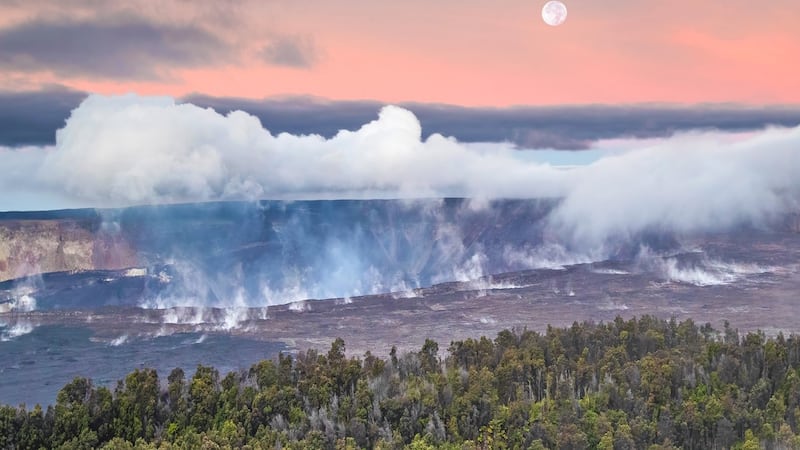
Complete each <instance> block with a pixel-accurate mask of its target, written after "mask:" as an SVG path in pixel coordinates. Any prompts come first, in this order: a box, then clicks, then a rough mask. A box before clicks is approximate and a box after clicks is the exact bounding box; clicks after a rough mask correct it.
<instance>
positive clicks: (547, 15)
mask: <svg viewBox="0 0 800 450" xmlns="http://www.w3.org/2000/svg"><path fill="white" fill-rule="evenodd" d="M542 20H544V22H545V23H546V24H548V25H550V26H553V27H557V26H559V25H561V24H562V23H564V21H565V20H567V6H566V5H564V4H563V3H561V2H559V1H549V2H547V3H545V5H544V8H542Z"/></svg>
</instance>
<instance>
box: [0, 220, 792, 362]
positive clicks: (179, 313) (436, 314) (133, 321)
mask: <svg viewBox="0 0 800 450" xmlns="http://www.w3.org/2000/svg"><path fill="white" fill-rule="evenodd" d="M690 244H691V243H690ZM694 244H696V248H698V249H699V248H701V247H700V246H701V245H702V249H703V250H702V252H701V251H699V250H696V251H693V252H686V253H679V254H675V255H670V256H659V257H655V258H656V260H659V261H666V263H665V267H668V269H665V270H673V271H678V272H677V273H671V274H670V273H668V272H663V271H662V272H660V271H659V270H658V268H656V269H653V264H652V262H648V263H643V262H642V261H640V260H632V261H626V262H620V261H613V262H612V261H609V262H603V263H590V264H579V265H573V266H568V267H565V268H563V269H541V270H530V271H521V272H512V273H504V274H498V275H493V276H487V277H483V278H480V279H477V280H473V281H469V282H450V283H442V284H437V285H433V286H431V287H428V288H422V289H415V290H413V291H407V292H397V293H393V294H382V295H371V296H362V297H352V298H347V299H342V298H339V299H326V300H306V301H301V302H296V303H292V304H288V305H278V306H272V307H269V308H266V309H264V308H249V309H239V310H237V311H236V312H235V314H236V318H235V325H233V326H231V325H230V320H231V319H230V315H231V314H232V313H231V311H228V310H221V309H213V308H170V309H164V310H154V309H139V308H131V307H103V308H99V309H93V310H71V311H63V310H49V311H33V312H28V313H16V314H13V315H11V314H6V315H5V316H4V319H5V320H15V321H25V322H30V323H32V324H36V325H38V326H42V325H68V326H79V327H88V328H90V329H92V330H93V331H94V332H95V335H96V339H99V340H105V341H113V340H114V339H118V338H119V337H120V336H131V337H136V336H140V337H147V336H158V335H164V334H172V333H180V332H202V333H212V334H213V333H219V334H232V335H235V336H241V337H247V338H250V339H258V340H263V341H269V342H281V343H284V344H286V346H287V347H288V348H290V349H295V350H301V349H307V348H316V349H321V350H322V349H326V348H328V347H329V346H330V343H331V341H332V340H333V339H335V338H336V337H342V338H344V339H345V341H346V343H347V346H348V350H349V351H350V352H352V353H353V354H360V353H363V352H365V351H367V350H370V351H372V352H373V353H375V352H377V353H388V351H389V349H390V348H391V346H393V345H394V346H397V347H398V348H399V349H414V348H418V347H419V346H421V344H422V343H423V342H424V340H425V339H426V338H432V339H435V340H437V341H439V342H440V343H442V344H444V345H446V344H448V343H449V342H450V341H452V340H457V339H464V338H468V337H473V338H474V337H479V336H481V335H486V336H489V337H492V336H494V334H496V333H497V332H498V331H500V330H502V329H506V328H512V327H518V328H522V327H527V328H528V329H533V330H539V331H545V330H546V328H547V326H548V325H552V326H569V325H571V324H572V323H573V322H576V321H577V322H581V321H595V322H599V321H609V320H614V318H615V317H617V316H621V317H623V318H627V317H633V316H641V315H645V314H649V315H654V316H657V317H661V318H667V319H669V318H672V317H674V318H676V319H677V320H683V319H687V318H691V319H692V320H694V321H695V322H697V323H705V322H710V323H711V324H712V325H713V326H715V327H716V328H721V327H722V326H723V324H724V322H725V321H729V322H730V324H731V326H733V327H736V328H739V329H740V330H742V331H749V330H756V329H761V330H763V331H765V332H766V333H768V334H775V333H777V332H778V331H783V332H785V333H789V332H800V308H798V306H799V302H800V298H799V297H800V296H799V295H798V294H800V270H798V269H799V267H800V266H798V262H800V234H797V233H752V234H749V235H747V236H740V235H735V236H714V237H704V238H703V240H702V243H701V242H700V241H697V242H695V243H694ZM699 261H705V265H703V264H701V263H700V262H699ZM723 263H724V265H725V266H724V270H723V269H719V266H720V265H721V264H723ZM675 264H677V266H675ZM676 267H677V268H676ZM714 267H717V268H718V269H719V270H721V271H720V272H716V273H715V272H713V269H714ZM670 277H672V279H670ZM675 277H677V279H676V278H675ZM687 280H688V281H687ZM226 324H227V325H226Z"/></svg>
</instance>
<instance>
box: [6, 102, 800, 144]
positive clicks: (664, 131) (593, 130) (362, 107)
mask: <svg viewBox="0 0 800 450" xmlns="http://www.w3.org/2000/svg"><path fill="white" fill-rule="evenodd" d="M85 96H86V94H85V93H82V92H77V91H72V90H68V89H64V88H51V89H46V90H43V91H37V92H27V93H8V92H6V93H2V92H0V145H4V146H23V145H37V144H49V143H53V142H55V130H57V129H58V128H61V127H62V126H63V125H64V120H65V119H66V118H67V117H68V116H69V113H70V111H71V110H72V109H74V108H76V107H77V106H78V104H80V102H81V100H83V98H85ZM183 101H184V102H189V103H193V104H196V105H198V106H202V107H210V108H214V109H215V110H217V111H219V112H221V113H227V112H228V111H233V110H243V111H246V112H248V113H250V114H253V115H255V116H256V117H258V118H259V119H260V120H261V122H262V124H263V125H264V126H265V127H266V128H268V129H269V130H270V131H271V132H273V133H280V132H288V133H292V134H319V135H322V136H325V137H331V136H333V135H334V134H336V132H338V131H339V130H341V129H348V130H355V129H357V128H359V127H360V126H361V125H363V124H364V123H367V122H369V121H371V120H373V119H374V118H375V117H376V114H377V112H378V110H379V109H380V107H381V106H382V104H381V103H379V102H374V101H321V100H317V99H311V98H307V97H298V98H284V99H268V100H247V99H236V98H220V97H207V96H200V95H195V96H190V97H187V98H184V99H183ZM402 106H403V107H405V108H407V109H409V110H411V111H413V112H414V114H415V115H416V116H417V117H418V118H419V120H420V122H421V123H422V129H423V135H424V136H425V137H427V136H429V135H430V134H432V133H439V134H443V135H445V136H453V137H455V138H457V139H458V140H460V141H462V142H500V141H508V142H513V143H514V144H516V145H517V146H518V147H520V148H554V149H561V150H580V149H585V148H588V147H589V145H590V144H591V143H592V142H593V141H596V140H598V139H613V138H651V137H666V136H670V135H672V134H674V133H676V132H682V131H689V130H697V129H699V130H721V131H748V130H757V129H762V128H764V127H766V126H770V125H772V126H786V127H793V126H797V125H798V124H800V107H740V106H732V105H705V106H686V107H671V106H653V105H640V106H602V105H593V106H553V107H512V108H467V107H459V106H451V105H436V104H424V103H407V104H403V105H402Z"/></svg>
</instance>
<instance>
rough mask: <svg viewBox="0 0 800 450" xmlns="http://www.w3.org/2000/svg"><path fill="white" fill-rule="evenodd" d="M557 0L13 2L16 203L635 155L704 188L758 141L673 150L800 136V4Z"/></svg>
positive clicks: (532, 170) (392, 184) (343, 182)
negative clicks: (730, 157)
mask: <svg viewBox="0 0 800 450" xmlns="http://www.w3.org/2000/svg"><path fill="white" fill-rule="evenodd" d="M544 3H545V1H519V0H506V1H503V2H489V1H485V0H480V1H478V0H458V1H456V0H438V1H436V2H430V1H422V0H407V1H404V2H385V1H373V2H365V1H355V0H258V1H255V0H252V1H251V0H227V1H210V0H209V1H202V0H201V1H188V0H172V1H163V2H161V1H159V2H156V1H149V0H147V1H145V0H133V1H129V2H107V1H101V0H73V1H69V2H62V1H55V0H0V211H2V210H12V209H13V210H19V209H53V208H70V207H78V206H124V205H129V204H139V203H149V202H155V203H159V202H175V201H205V200H228V199H253V198H265V197H266V198H340V197H347V198H354V197H357V198H363V197H373V196H377V197H409V196H440V195H459V196H461V195H466V196H469V195H474V196H482V197H503V196H511V197H538V196H552V195H563V196H569V195H570V193H571V192H574V191H575V190H577V189H578V187H579V185H582V184H581V182H580V180H579V179H578V177H576V176H575V173H577V172H575V170H574V169H575V168H581V167H584V168H587V169H586V170H585V171H584V173H585V174H587V178H590V179H596V180H599V181H598V183H601V182H602V183H620V184H621V185H623V184H624V180H623V179H616V178H614V177H604V176H603V173H604V172H603V171H604V170H606V169H607V168H608V167H609V165H610V164H611V163H608V164H599V163H601V162H603V161H604V160H606V159H608V158H612V157H613V158H612V160H613V161H615V162H616V163H620V164H622V166H625V167H627V166H626V163H625V161H629V164H630V165H631V167H633V164H634V162H636V161H639V160H638V159H637V158H639V156H631V155H633V154H636V153H637V152H639V150H645V152H644V153H643V154H652V155H654V156H653V158H661V157H663V158H666V159H665V160H668V162H669V167H670V170H671V172H670V173H669V177H666V176H664V179H667V178H669V179H670V180H673V182H674V183H676V184H679V183H687V182H688V183H690V184H691V185H693V186H698V189H699V188H700V187H702V189H703V190H702V192H701V191H700V190H698V191H697V192H694V193H692V192H690V193H688V194H686V195H688V196H689V197H696V196H702V195H703V194H704V193H711V192H715V191H720V190H724V189H725V186H727V185H730V184H731V183H737V182H738V180H740V179H743V178H745V179H748V178H749V177H752V176H753V174H751V173H748V171H750V170H753V169H752V168H751V167H752V164H745V163H744V162H745V161H749V160H750V158H751V157H752V156H753V155H754V154H755V153H753V154H751V153H748V152H749V151H750V150H748V151H743V153H741V154H740V155H739V157H740V159H738V160H736V161H731V162H730V163H731V164H732V166H731V167H735V169H736V170H735V171H734V170H730V171H728V172H725V171H720V172H719V173H718V175H719V176H718V177H717V178H713V177H706V181H707V180H714V183H716V184H714V183H706V182H698V180H696V179H694V178H691V179H690V178H687V177H690V176H691V177H703V176H704V175H703V172H696V171H692V170H687V167H686V166H685V165H683V164H680V163H679V161H681V160H683V161H684V163H685V164H689V165H691V164H696V165H709V166H708V167H709V170H711V169H712V168H716V167H715V166H714V164H717V163H720V162H724V160H725V159H726V158H727V156H726V154H725V153H724V152H718V150H719V148H718V147H719V146H720V145H723V146H726V145H727V146H730V145H732V144H733V143H738V142H744V143H743V144H742V146H743V148H747V149H758V151H759V152H762V154H763V152H769V151H771V147H770V146H769V145H766V144H764V142H768V141H769V139H771V136H784V137H785V140H786V142H789V143H790V144H786V145H787V146H788V148H791V147H792V145H796V144H794V142H795V141H794V140H795V139H797V136H798V133H797V128H796V127H798V125H800V64H798V63H797V55H800V33H798V32H797V30H798V29H800V8H798V6H797V3H796V0H774V1H771V2H766V3H758V4H754V3H753V2H751V1H744V0H727V1H725V2H697V1H689V0H669V1H667V0H652V1H640V0H606V1H603V2H599V1H594V0H570V1H568V2H565V3H566V4H567V7H568V8H569V18H568V20H567V21H566V22H565V23H564V24H562V25H561V26H559V27H550V26H548V25H546V24H545V23H544V22H543V21H542V19H541V8H542V6H543V5H544ZM386 105H397V106H398V107H397V108H393V109H388V110H386V109H384V107H385V106H386ZM235 111H239V112H235ZM382 111H383V112H382ZM232 112H233V113H232ZM379 113H380V116H379ZM341 130H345V131H341ZM782 130H783V131H782ZM782 133H785V134H782ZM781 139H784V138H781ZM781 142H783V141H781ZM782 145H783V144H782ZM654 148H656V149H657V150H652V149H654ZM786 148H787V147H782V149H781V152H784V153H780V154H777V153H773V154H771V155H770V156H769V158H767V159H768V161H769V162H770V164H775V166H776V167H778V168H779V169H780V170H786V171H787V173H793V172H795V173H796V172H797V171H800V167H794V166H792V165H791V164H795V163H796V162H797V160H796V159H791V160H790V161H789V162H790V164H789V165H788V166H787V165H786V164H783V165H781V164H780V157H788V156H791V155H793V154H792V153H791V152H789V153H785V152H787V150H786ZM752 151H755V150H752ZM648 152H650V153H648ZM662 153H663V154H662ZM708 154H714V155H715V158H721V159H722V161H720V160H719V159H716V160H714V159H712V160H709V159H708V158H706V157H705V156H706V155H708ZM743 155H745V156H743ZM776 155H778V156H776ZM787 155H788V156H787ZM448 158H451V159H448ZM452 158H455V159H452ZM626 158H627V159H626ZM671 158H677V159H676V160H673V159H671ZM776 158H778V159H776ZM645 166H646V167H650V166H649V165H648V164H643V165H642V167H645ZM604 168H605V169H604ZM309 170H312V171H313V170H316V171H318V173H317V174H314V173H310V174H309V173H308V172H309ZM623 172H624V175H625V176H626V177H628V178H636V176H637V175H638V174H637V173H634V172H635V170H634V169H630V170H623ZM781 173H782V172H781ZM589 175H591V176H589ZM757 178H758V179H759V183H761V181H762V180H761V176H760V175H758V176H757ZM791 179H793V178H791V177H788V178H787V181H786V182H785V183H784V184H780V183H779V185H778V186H772V185H768V183H766V181H764V183H762V184H761V185H759V186H761V187H762V188H763V190H764V193H765V195H767V194H768V193H769V192H771V191H770V190H771V189H773V187H774V188H775V189H784V190H785V191H786V192H795V191H796V188H797V185H796V183H795V182H794V181H790V180H791ZM700 181H703V180H700ZM601 188H602V186H594V187H590V188H585V189H586V190H587V192H593V191H596V192H603V189H601ZM649 189H652V193H653V194H657V193H659V192H661V191H662V190H664V189H665V186H656V185H651V186H649ZM614 192H617V191H614ZM620 192H621V193H622V194H624V193H625V190H624V189H623V190H622V191H620ZM640 193H641V192H640ZM646 193H647V191H644V194H646ZM649 200H651V199H647V198H644V199H643V201H644V202H645V203H647V202H648V201H649Z"/></svg>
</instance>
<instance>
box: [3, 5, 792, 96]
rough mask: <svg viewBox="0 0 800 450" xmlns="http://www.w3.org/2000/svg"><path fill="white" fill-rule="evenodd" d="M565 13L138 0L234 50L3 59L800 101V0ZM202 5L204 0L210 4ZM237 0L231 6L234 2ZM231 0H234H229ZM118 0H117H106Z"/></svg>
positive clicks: (110, 84) (375, 85) (319, 80)
mask: <svg viewBox="0 0 800 450" xmlns="http://www.w3.org/2000/svg"><path fill="white" fill-rule="evenodd" d="M565 3H566V4H567V7H568V8H569V17H568V19H567V21H566V23H565V24H564V25H562V26H560V27H556V28H554V27H549V26H547V25H545V24H544V23H543V22H542V20H541V18H540V11H541V7H542V5H543V4H544V1H519V0H500V1H489V0H437V1H436V2H431V1H422V0H406V1H403V2H389V1H382V0H380V1H378V0H376V1H371V2H367V1H363V0H293V1H289V0H265V1H261V2H255V1H254V2H249V1H238V2H236V1H231V2H188V1H187V2H176V3H172V4H168V5H167V6H158V5H159V3H156V2H145V1H143V0H140V1H139V5H134V7H132V8H131V9H130V10H127V11H123V13H125V14H132V13H133V12H134V11H135V14H140V15H143V16H146V17H147V18H148V20H153V21H154V22H156V23H160V24H185V25H191V26H198V27H201V28H203V29H206V30H209V31H211V32H213V33H214V34H215V35H217V36H219V37H221V38H222V39H223V40H224V41H225V42H226V43H227V44H229V45H230V46H231V47H230V48H232V49H235V50H233V54H232V55H231V57H230V58H229V59H227V60H224V61H209V62H208V64H204V65H201V66H199V67H192V68H185V67H184V68H182V67H171V66H170V65H169V64H168V63H166V62H165V63H163V64H164V66H163V67H158V68H157V69H158V70H159V71H160V72H162V73H164V74H167V75H168V77H165V78H162V79H160V80H120V79H114V78H108V77H106V78H103V77H101V76H93V74H91V73H89V74H80V75H64V74H60V73H57V72H53V71H48V70H46V69H39V70H33V71H31V70H27V71H21V70H18V69H15V68H5V69H3V68H2V66H1V65H0V88H5V89H11V90H14V89H23V88H30V87H35V86H37V85H39V84H45V83H58V84H62V85H66V86H69V87H72V88H75V89H81V90H86V91H92V92H101V93H122V92H137V93H140V94H167V95H173V96H182V95H186V94H190V93H201V94H207V95H214V96H237V97H247V98H262V97H271V96H283V95H311V96H317V97H324V98H329V99H375V100H380V101H385V102H401V101H417V102H443V103H451V104H460V105H490V106H506V105H514V104H525V105H552V104H586V103H642V102H659V103H661V102H666V103H707V102H715V103H716V102H735V103H747V104H798V103H800V3H798V2H797V0H774V1H771V2H752V1H743V0H725V1H704V2H700V1H697V0H694V1H689V0H669V1H667V0H605V1H598V0H572V1H569V0H568V1H566V2H565ZM80 4H82V5H84V6H83V7H82V8H77V7H76V8H74V9H71V10H65V9H64V7H63V6H60V2H44V1H32V2H30V3H28V2H20V5H19V6H17V7H13V6H0V9H3V8H6V11H4V12H5V14H0V17H2V18H3V19H0V26H5V27H13V26H15V25H16V24H20V23H24V22H25V21H30V20H35V19H36V18H41V17H50V18H52V17H61V16H65V15H66V16H68V17H72V18H74V17H82V18H86V19H87V20H104V18H105V17H107V16H109V15H113V14H120V11H98V10H97V9H96V7H97V5H102V3H96V2H90V1H86V2H82V3H80ZM198 5H200V6H198ZM221 5H222V6H221ZM225 5H227V6H225ZM103 7H105V8H108V5H105V6H103ZM278 35H286V36H295V37H300V38H302V39H305V40H306V41H308V42H312V43H313V45H314V48H315V51H314V55H315V63H314V64H313V65H311V66H310V67H306V68H297V67H282V66H276V65H271V64H269V63H267V62H266V61H265V60H264V58H263V57H262V56H261V53H260V51H261V49H263V48H264V46H265V45H267V44H268V43H269V42H270V41H271V40H272V39H275V36H278Z"/></svg>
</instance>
